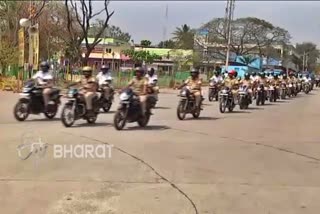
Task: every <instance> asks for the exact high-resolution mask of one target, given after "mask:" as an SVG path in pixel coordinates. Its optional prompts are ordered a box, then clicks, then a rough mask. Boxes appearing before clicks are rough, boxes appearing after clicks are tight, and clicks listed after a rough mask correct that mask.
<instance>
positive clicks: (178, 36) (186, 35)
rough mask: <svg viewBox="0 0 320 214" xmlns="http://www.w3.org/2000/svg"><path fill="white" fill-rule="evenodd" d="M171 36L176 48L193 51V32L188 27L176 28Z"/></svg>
mask: <svg viewBox="0 0 320 214" xmlns="http://www.w3.org/2000/svg"><path fill="white" fill-rule="evenodd" d="M173 35H174V37H173V39H174V40H175V42H176V44H177V47H178V48H181V49H193V43H194V41H193V39H194V31H193V30H192V29H191V28H190V26H188V25H186V24H184V25H182V26H181V27H177V28H176V30H175V31H174V32H173Z"/></svg>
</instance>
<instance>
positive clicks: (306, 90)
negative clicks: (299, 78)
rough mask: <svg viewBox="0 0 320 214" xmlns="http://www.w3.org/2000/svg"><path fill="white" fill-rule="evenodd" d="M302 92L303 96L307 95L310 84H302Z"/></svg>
mask: <svg viewBox="0 0 320 214" xmlns="http://www.w3.org/2000/svg"><path fill="white" fill-rule="evenodd" d="M302 90H303V92H304V93H305V94H308V93H309V92H310V84H309V83H308V82H304V83H303V84H302Z"/></svg>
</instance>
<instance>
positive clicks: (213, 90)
mask: <svg viewBox="0 0 320 214" xmlns="http://www.w3.org/2000/svg"><path fill="white" fill-rule="evenodd" d="M208 99H209V101H210V102H212V101H213V99H215V100H216V101H218V100H219V85H218V83H217V82H215V81H214V80H212V81H211V82H210V83H209V92H208Z"/></svg>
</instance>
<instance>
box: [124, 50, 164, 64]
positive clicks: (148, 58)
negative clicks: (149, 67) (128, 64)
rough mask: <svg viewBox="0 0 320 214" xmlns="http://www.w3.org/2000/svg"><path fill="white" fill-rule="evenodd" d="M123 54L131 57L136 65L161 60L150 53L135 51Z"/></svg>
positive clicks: (127, 51)
mask: <svg viewBox="0 0 320 214" xmlns="http://www.w3.org/2000/svg"><path fill="white" fill-rule="evenodd" d="M123 54H125V55H126V56H129V57H130V58H131V59H132V61H133V62H134V63H135V64H142V63H143V62H146V63H153V61H154V60H156V59H161V56H159V55H157V54H151V53H150V52H149V51H135V50H134V49H128V50H124V51H123Z"/></svg>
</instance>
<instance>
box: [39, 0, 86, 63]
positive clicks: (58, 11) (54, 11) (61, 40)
mask: <svg viewBox="0 0 320 214" xmlns="http://www.w3.org/2000/svg"><path fill="white" fill-rule="evenodd" d="M66 20H67V16H66V13H65V7H64V4H63V2H59V1H51V2H49V3H48V4H47V6H46V7H45V8H44V10H43V12H42V14H41V16H39V18H38V21H37V22H38V23H39V34H40V38H41V39H40V41H39V43H40V44H39V45H40V50H41V51H40V58H42V59H49V58H51V57H52V56H53V55H55V53H58V52H64V51H65V49H66V46H67V44H68V41H69V35H68V30H67V29H66ZM74 20H75V19H74ZM77 31H78V32H80V28H79V27H78V30H77Z"/></svg>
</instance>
